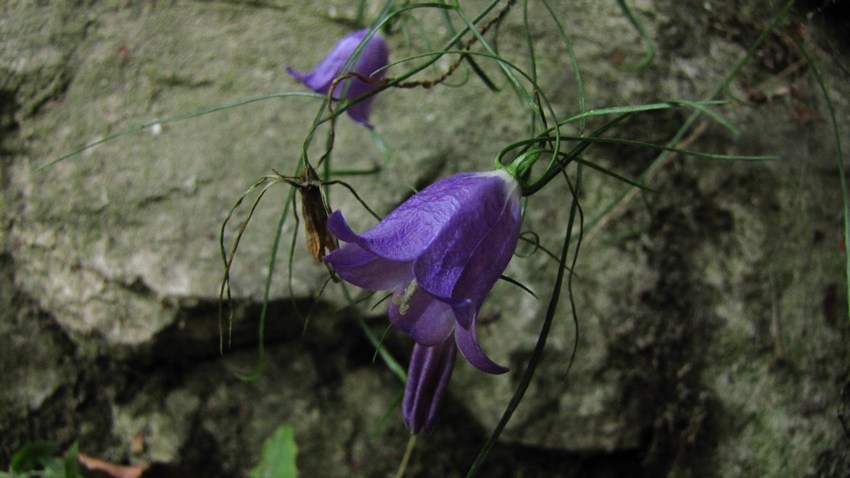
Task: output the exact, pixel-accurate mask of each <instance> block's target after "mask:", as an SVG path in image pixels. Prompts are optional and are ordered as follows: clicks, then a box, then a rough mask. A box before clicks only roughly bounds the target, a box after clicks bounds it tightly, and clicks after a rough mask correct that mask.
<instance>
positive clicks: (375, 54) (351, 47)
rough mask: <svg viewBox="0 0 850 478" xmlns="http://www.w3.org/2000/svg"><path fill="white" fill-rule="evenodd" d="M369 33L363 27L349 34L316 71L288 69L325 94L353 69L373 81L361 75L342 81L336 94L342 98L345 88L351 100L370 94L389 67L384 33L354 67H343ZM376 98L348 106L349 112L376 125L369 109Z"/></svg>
mask: <svg viewBox="0 0 850 478" xmlns="http://www.w3.org/2000/svg"><path fill="white" fill-rule="evenodd" d="M368 33H369V30H368V29H363V30H357V31H356V32H354V33H350V34H348V35H346V36H345V37H344V38H343V39H342V40H340V41H339V42H337V44H336V45H335V46H334V47H333V49H332V50H331V52H330V53H328V55H327V56H326V57H325V58H324V59H323V60H322V61H321V62H319V64H318V65H317V66H316V68H315V69H313V70H312V71H309V72H301V71H297V70H295V69H293V68H291V67H287V69H286V71H287V72H289V74H290V75H292V76H294V77H295V78H298V79H299V80H301V81H302V82H304V85H305V86H307V87H308V88H310V89H311V90H313V91H315V92H316V93H321V94H323V95H326V94H328V91H329V90H330V88H331V85H332V84H333V82H334V80H335V79H337V78H339V77H340V76H342V75H344V74H345V73H347V72H348V71H351V72H354V73H357V74H358V75H360V76H362V77H363V78H368V79H369V80H370V81H369V82H364V81H363V80H361V79H359V78H353V79H351V80H345V81H342V82H340V83H338V84H337V86H336V87H335V88H334V92H333V96H334V98H337V99H338V98H340V96H341V95H342V92H343V91H345V92H346V94H345V98H346V99H349V100H350V99H354V98H358V97H360V96H363V95H365V94H368V93H370V92H372V91H374V90H375V88H376V87H377V82H378V80H380V79H381V78H383V77H384V74H385V70H383V69H382V68H383V67H385V66H387V63H388V62H389V48H388V47H387V43H386V42H385V41H384V39H383V37H381V36H380V35H379V34H377V33H376V34H375V35H373V36H372V37H371V38H370V39H369V40H368V41H367V42H366V44H365V45H364V46H363V50H362V51H361V54H360V57H359V58H358V59H357V62H356V64H355V65H354V66H353V67H352V68H351V69H350V70H347V71H343V68H344V67H345V64H346V62H348V60H349V59H350V58H351V56H352V55H353V54H354V52H355V50H357V46H358V45H360V43H361V42H362V41H363V39H364V38H366V35H367V34H368ZM378 70H380V71H378ZM346 88H347V90H346ZM374 98H375V97H374V96H370V97H368V98H366V99H364V100H362V101H360V102H359V103H356V104H354V105H351V106H350V107H349V108H348V110H347V112H348V115H349V116H351V118H352V119H353V120H354V121H356V122H358V123H360V124H362V125H364V126H366V127H368V128H371V127H372V125H371V124H369V112H370V110H371V107H372V101H373V100H374Z"/></svg>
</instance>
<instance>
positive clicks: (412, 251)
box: [328, 173, 507, 297]
mask: <svg viewBox="0 0 850 478" xmlns="http://www.w3.org/2000/svg"><path fill="white" fill-rule="evenodd" d="M505 174H507V173H505ZM504 184H505V182H504V181H502V180H500V177H499V176H498V175H496V174H494V173H461V174H456V175H454V176H450V177H448V178H445V179H443V180H441V181H437V182H436V183H434V184H432V185H430V186H428V187H427V188H425V189H423V190H422V191H420V192H418V193H417V194H414V195H413V196H411V197H410V198H409V199H408V200H407V201H405V202H404V203H402V204H401V205H400V206H399V207H398V208H396V209H395V210H394V211H392V212H391V213H389V214H388V215H387V216H386V217H385V218H384V219H383V220H382V221H381V222H379V223H378V224H377V225H376V226H375V227H373V228H372V229H370V230H368V231H366V232H364V233H363V234H356V233H355V232H354V231H352V230H351V228H349V227H348V225H347V224H346V223H345V220H344V219H343V218H342V216H341V215H339V216H338V217H337V215H338V213H337V212H335V213H334V214H332V215H331V217H330V218H329V219H328V229H329V230H330V231H331V233H333V235H334V236H336V237H337V238H338V239H340V240H342V241H345V242H355V243H357V244H359V245H360V247H362V248H363V249H366V250H367V251H370V252H373V253H375V254H377V255H379V256H381V257H383V258H385V259H390V260H396V261H410V260H414V259H416V258H417V257H419V256H420V255H422V254H423V253H424V252H425V250H426V248H428V247H429V246H430V245H431V243H432V242H433V241H434V239H435V238H436V237H437V236H438V235H440V233H441V232H443V231H444V230H445V229H457V228H462V229H463V230H465V231H468V232H469V234H475V233H476V231H473V230H470V228H469V227H466V225H465V224H466V223H467V221H471V222H472V223H473V224H475V223H477V222H476V219H475V218H476V216H477V215H478V214H479V213H480V203H481V200H480V198H481V197H482V196H487V197H490V196H493V195H494V194H493V192H496V191H503V190H504V189H505V187H504ZM497 194H498V195H499V196H505V194H504V193H503V192H497ZM490 202H492V201H490ZM492 207H496V206H492ZM498 209H499V210H500V209H501V203H500V204H499V205H498ZM488 217H489V216H488ZM483 232H486V230H485V231H482V233H483ZM446 234H447V235H450V234H451V231H447V232H446ZM460 239H461V240H463V238H460ZM466 240H467V241H469V240H471V239H469V238H468V236H467V239H466ZM447 245H448V244H447ZM443 252H444V253H445V252H446V251H443ZM432 254H437V251H436V250H434V251H432ZM441 272H448V271H441ZM460 272H461V271H460V270H458V271H455V272H454V275H453V276H452V277H453V280H452V285H453V284H454V282H456V280H457V277H458V276H459V275H460ZM436 274H439V272H437V273H436ZM429 287H430V286H428V287H425V288H426V290H430V289H429ZM440 290H441V291H442V289H440ZM449 290H450V289H449ZM432 293H433V291H432ZM434 295H442V294H434ZM449 295H450V292H449V293H446V294H445V296H446V297H449Z"/></svg>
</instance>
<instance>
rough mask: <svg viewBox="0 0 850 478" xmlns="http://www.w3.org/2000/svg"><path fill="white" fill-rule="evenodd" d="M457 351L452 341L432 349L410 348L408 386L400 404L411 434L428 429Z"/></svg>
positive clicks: (446, 384)
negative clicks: (411, 350) (411, 352)
mask: <svg viewBox="0 0 850 478" xmlns="http://www.w3.org/2000/svg"><path fill="white" fill-rule="evenodd" d="M456 355H457V349H456V348H455V346H454V344H452V342H451V340H446V341H444V342H443V343H441V344H439V345H436V346H434V347H424V346H422V345H419V344H416V345H414V346H413V355H412V357H411V358H410V367H408V369H407V385H406V386H405V389H404V399H403V401H402V404H401V411H402V415H404V422H405V423H406V424H407V429H408V430H410V433H418V432H419V431H420V430H422V429H423V428H424V429H425V430H430V429H431V427H432V426H433V425H434V418H435V417H436V416H437V410H438V409H439V407H440V402H441V401H442V399H443V396H444V395H445V394H446V387H447V386H448V383H449V379H450V378H451V376H452V370H453V369H454V362H455V356H456Z"/></svg>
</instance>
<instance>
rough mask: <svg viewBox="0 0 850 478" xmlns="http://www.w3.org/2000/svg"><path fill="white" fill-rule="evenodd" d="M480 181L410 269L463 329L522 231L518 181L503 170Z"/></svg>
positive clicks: (502, 266) (499, 271) (485, 175)
mask: <svg viewBox="0 0 850 478" xmlns="http://www.w3.org/2000/svg"><path fill="white" fill-rule="evenodd" d="M478 177H479V180H478V182H479V183H480V185H479V187H478V194H477V195H476V196H475V197H473V198H472V200H470V201H469V202H467V203H465V204H463V207H461V208H460V209H459V210H458V211H457V212H456V213H455V214H454V215H453V217H452V219H451V221H450V223H448V224H446V225H444V227H443V229H442V230H441V231H440V234H439V235H438V236H437V237H436V238H435V239H434V240H433V241H432V242H431V243H430V244H429V246H428V248H427V249H426V250H425V251H424V252H423V254H422V255H421V256H420V257H419V258H418V259H417V260H416V262H415V263H414V266H413V272H414V276H415V277H416V280H417V281H418V282H419V283H420V285H421V286H422V287H423V288H424V289H425V290H427V291H428V292H430V293H431V294H432V295H434V296H435V297H438V298H440V299H441V300H444V301H445V302H448V303H451V304H452V305H455V306H456V310H455V312H456V315H457V316H458V320H459V322H460V324H461V326H462V327H464V328H468V327H469V325H470V322H471V319H472V315H473V314H474V313H476V312H477V311H478V309H479V308H480V306H481V302H483V300H484V298H485V297H486V295H487V293H488V292H489V290H490V289H491V288H492V287H493V284H495V283H496V281H497V280H498V279H499V276H500V275H501V273H502V271H504V270H505V267H507V265H508V262H510V260H511V256H512V255H513V252H514V249H515V248H516V243H517V239H518V237H519V231H520V220H521V214H520V213H521V210H520V204H519V194H518V185H517V183H516V180H514V179H513V177H511V176H510V175H509V174H508V173H506V172H503V171H497V172H495V173H486V174H481V175H479V176H478Z"/></svg>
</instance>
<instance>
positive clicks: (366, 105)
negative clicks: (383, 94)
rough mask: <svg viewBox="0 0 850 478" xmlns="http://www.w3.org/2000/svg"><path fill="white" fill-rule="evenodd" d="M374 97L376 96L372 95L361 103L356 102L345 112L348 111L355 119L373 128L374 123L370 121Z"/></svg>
mask: <svg viewBox="0 0 850 478" xmlns="http://www.w3.org/2000/svg"><path fill="white" fill-rule="evenodd" d="M374 99H375V97H374V96H370V97H368V98H366V99H364V100H362V101H360V102H359V103H354V104H353V105H351V106H349V107H348V109H347V110H345V112H346V113H348V116H350V117H351V119H353V120H354V121H356V122H358V123H360V124H362V125H363V126H365V127H367V128H369V129H372V124H371V123H369V113H370V112H371V110H372V102H373V101H374Z"/></svg>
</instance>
